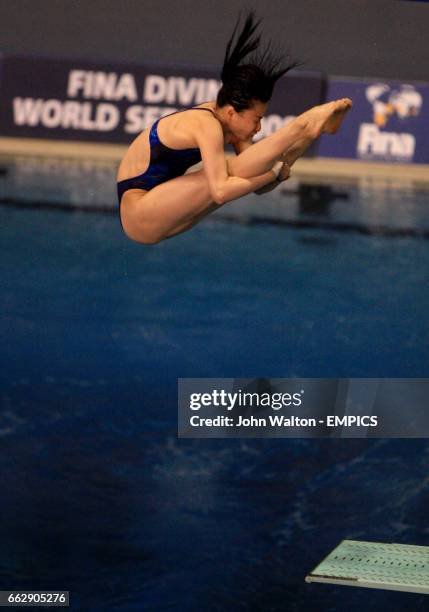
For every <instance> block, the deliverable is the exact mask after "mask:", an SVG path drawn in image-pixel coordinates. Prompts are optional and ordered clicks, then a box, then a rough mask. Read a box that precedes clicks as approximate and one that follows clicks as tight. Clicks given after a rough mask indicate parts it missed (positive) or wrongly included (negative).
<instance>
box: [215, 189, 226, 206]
mask: <svg viewBox="0 0 429 612" xmlns="http://www.w3.org/2000/svg"><path fill="white" fill-rule="evenodd" d="M212 198H213V202H214V203H215V204H217V205H218V206H222V204H225V202H226V201H227V200H226V196H225V192H224V191H223V189H216V191H214V192H213V193H212Z"/></svg>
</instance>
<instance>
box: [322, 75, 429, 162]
mask: <svg viewBox="0 0 429 612" xmlns="http://www.w3.org/2000/svg"><path fill="white" fill-rule="evenodd" d="M345 97H348V98H351V99H352V100H353V108H352V110H351V111H350V113H349V115H348V116H347V118H346V120H345V121H344V123H343V125H342V127H341V131H340V133H339V134H338V136H336V137H332V136H328V135H324V136H322V138H321V139H320V144H319V147H318V155H319V156H321V157H338V158H349V159H361V160H373V161H380V162H398V163H402V164H404V163H420V164H428V163H429V85H426V84H422V83H405V82H398V81H394V82H393V81H369V80H368V81H357V80H354V79H339V78H333V79H330V80H329V83H328V91H327V99H328V100H335V99H337V98H345Z"/></svg>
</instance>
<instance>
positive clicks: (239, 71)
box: [217, 11, 298, 112]
mask: <svg viewBox="0 0 429 612" xmlns="http://www.w3.org/2000/svg"><path fill="white" fill-rule="evenodd" d="M241 21H242V18H241V14H240V15H239V17H238V19H237V22H236V24H235V27H234V31H233V33H232V36H231V38H230V39H229V41H228V43H227V46H226V50H225V57H224V62H223V66H222V71H221V80H222V87H221V89H220V91H219V94H218V97H217V104H218V106H221V107H222V106H225V105H226V104H231V105H232V106H233V107H234V108H235V110H236V111H237V112H240V111H241V110H245V109H246V108H250V107H251V106H252V104H253V103H254V101H255V100H258V101H261V102H268V101H269V100H270V98H271V96H272V93H273V89H274V85H275V83H276V81H277V80H278V79H279V78H280V77H281V76H283V75H284V74H285V73H286V72H288V71H289V70H291V69H292V68H295V67H296V66H297V65H298V64H297V62H295V61H293V60H291V59H290V57H289V55H286V59H287V61H285V53H284V52H281V51H280V50H279V49H278V48H274V47H273V45H272V43H271V42H269V43H268V44H266V45H265V46H264V47H262V46H261V35H260V34H259V33H258V28H259V26H260V24H261V21H262V20H261V19H256V17H255V14H254V12H253V11H249V12H247V13H246V15H245V19H244V24H243V25H242V27H241V28H240V23H241Z"/></svg>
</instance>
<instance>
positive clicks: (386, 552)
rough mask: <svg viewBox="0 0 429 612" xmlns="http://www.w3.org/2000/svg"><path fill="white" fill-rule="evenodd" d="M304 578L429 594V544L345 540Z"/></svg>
mask: <svg viewBox="0 0 429 612" xmlns="http://www.w3.org/2000/svg"><path fill="white" fill-rule="evenodd" d="M305 580H306V582H325V583H330V584H343V585H347V586H359V587H367V588H370V589H389V590H391V591H406V592H408V593H425V594H429V546H411V545H408V544H381V543H378V542H359V541H357V540H343V541H342V542H341V544H339V545H338V546H337V547H336V548H335V549H334V550H333V551H332V552H331V553H330V554H329V555H328V556H327V557H326V558H325V559H324V560H323V561H322V562H321V563H319V565H318V566H317V567H315V569H314V570H313V571H312V572H311V573H310V574H309V575H308V576H306V578H305Z"/></svg>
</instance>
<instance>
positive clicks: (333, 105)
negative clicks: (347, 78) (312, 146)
mask: <svg viewBox="0 0 429 612" xmlns="http://www.w3.org/2000/svg"><path fill="white" fill-rule="evenodd" d="M351 107H352V101H351V100H350V98H342V99H341V100H334V101H333V102H327V103H326V104H321V105H320V106H315V107H314V108H311V109H310V110H309V111H307V112H306V113H304V115H302V117H305V119H306V120H307V126H308V129H309V130H310V134H311V137H312V138H318V137H319V136H320V135H321V134H322V133H323V132H325V133H326V134H335V133H336V132H337V131H338V130H339V128H340V126H341V123H342V121H343V119H344V117H345V115H346V113H347V111H349V110H350V109H351Z"/></svg>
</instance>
